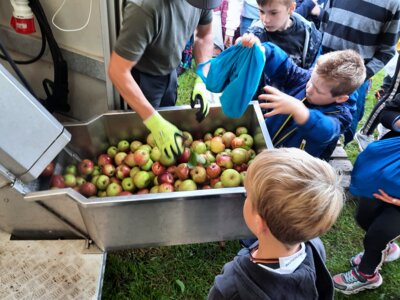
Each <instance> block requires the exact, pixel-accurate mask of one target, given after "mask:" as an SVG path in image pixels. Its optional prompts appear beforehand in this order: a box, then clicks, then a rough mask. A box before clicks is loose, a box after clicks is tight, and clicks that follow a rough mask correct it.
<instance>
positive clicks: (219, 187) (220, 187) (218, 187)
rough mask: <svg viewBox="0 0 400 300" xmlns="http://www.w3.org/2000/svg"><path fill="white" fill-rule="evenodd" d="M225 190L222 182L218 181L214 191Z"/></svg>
mask: <svg viewBox="0 0 400 300" xmlns="http://www.w3.org/2000/svg"><path fill="white" fill-rule="evenodd" d="M222 188H224V185H223V183H222V182H221V181H218V182H217V183H216V184H214V189H222Z"/></svg>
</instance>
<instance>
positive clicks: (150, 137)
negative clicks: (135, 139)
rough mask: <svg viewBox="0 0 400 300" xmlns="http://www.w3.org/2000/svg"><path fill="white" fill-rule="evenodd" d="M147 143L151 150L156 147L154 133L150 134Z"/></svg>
mask: <svg viewBox="0 0 400 300" xmlns="http://www.w3.org/2000/svg"><path fill="white" fill-rule="evenodd" d="M146 143H147V144H148V145H150V147H151V148H154V147H155V146H156V141H155V140H154V136H153V134H152V133H150V134H149V135H148V136H147V138H146Z"/></svg>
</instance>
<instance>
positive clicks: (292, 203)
mask: <svg viewBox="0 0 400 300" xmlns="http://www.w3.org/2000/svg"><path fill="white" fill-rule="evenodd" d="M245 183H246V184H245V185H246V189H247V191H248V194H249V195H250V196H251V197H250V200H251V203H252V206H253V209H255V210H256V211H257V213H258V214H259V215H260V216H261V217H262V218H263V220H264V221H265V222H266V224H267V226H268V228H269V229H270V231H271V233H272V234H273V235H274V237H275V238H277V239H278V240H279V241H280V242H282V243H283V244H285V245H287V246H292V245H295V244H298V243H300V242H305V241H308V240H310V239H312V238H315V237H317V236H319V235H321V234H323V233H324V232H326V231H328V230H329V229H330V228H331V226H332V225H333V224H334V223H335V221H336V219H337V217H338V215H339V213H340V211H341V209H342V207H343V201H344V198H343V190H342V188H341V186H340V179H339V178H338V176H337V174H336V172H335V170H334V169H333V168H332V167H331V166H330V165H329V164H328V163H327V162H325V161H323V160H320V159H318V158H315V157H313V156H311V155H309V154H308V153H306V152H304V151H302V150H300V149H298V148H279V149H270V150H264V151H262V152H261V153H260V154H258V155H257V156H256V158H255V159H254V161H253V162H252V163H251V165H250V166H249V169H248V170H247V175H246V177H245Z"/></svg>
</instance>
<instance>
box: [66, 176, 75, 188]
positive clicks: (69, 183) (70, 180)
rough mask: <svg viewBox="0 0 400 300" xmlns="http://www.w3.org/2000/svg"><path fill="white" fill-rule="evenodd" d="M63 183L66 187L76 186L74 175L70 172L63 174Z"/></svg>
mask: <svg viewBox="0 0 400 300" xmlns="http://www.w3.org/2000/svg"><path fill="white" fill-rule="evenodd" d="M64 183H65V186H66V187H74V186H76V177H75V175H72V174H65V175H64Z"/></svg>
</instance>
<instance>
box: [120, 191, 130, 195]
mask: <svg viewBox="0 0 400 300" xmlns="http://www.w3.org/2000/svg"><path fill="white" fill-rule="evenodd" d="M130 195H132V193H131V192H129V191H122V192H121V193H119V194H118V196H130Z"/></svg>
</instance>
